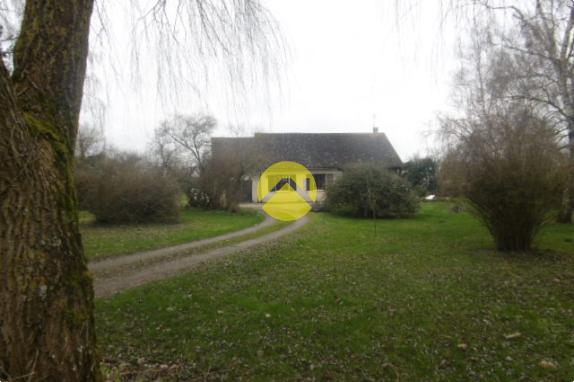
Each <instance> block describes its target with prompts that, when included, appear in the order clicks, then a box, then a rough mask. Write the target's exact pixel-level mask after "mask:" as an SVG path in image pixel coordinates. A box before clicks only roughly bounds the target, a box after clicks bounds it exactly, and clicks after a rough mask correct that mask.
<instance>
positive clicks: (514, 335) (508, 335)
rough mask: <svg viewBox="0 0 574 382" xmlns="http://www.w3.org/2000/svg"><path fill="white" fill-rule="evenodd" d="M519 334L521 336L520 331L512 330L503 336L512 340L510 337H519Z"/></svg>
mask: <svg viewBox="0 0 574 382" xmlns="http://www.w3.org/2000/svg"><path fill="white" fill-rule="evenodd" d="M521 336H522V333H520V332H514V333H511V334H507V335H505V336H504V338H506V339H507V340H512V339H514V338H518V337H521Z"/></svg>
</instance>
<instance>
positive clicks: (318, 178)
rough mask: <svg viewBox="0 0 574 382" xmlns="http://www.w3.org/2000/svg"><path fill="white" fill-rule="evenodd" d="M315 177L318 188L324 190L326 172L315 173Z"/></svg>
mask: <svg viewBox="0 0 574 382" xmlns="http://www.w3.org/2000/svg"><path fill="white" fill-rule="evenodd" d="M313 178H315V185H316V186H317V190H324V189H325V174H313Z"/></svg>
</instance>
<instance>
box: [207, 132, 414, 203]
mask: <svg viewBox="0 0 574 382" xmlns="http://www.w3.org/2000/svg"><path fill="white" fill-rule="evenodd" d="M230 152H235V153H241V154H242V156H241V157H242V158H244V159H242V160H243V161H244V160H245V155H244V154H245V153H249V156H250V162H251V166H249V168H250V170H249V171H248V173H249V175H245V176H244V178H243V180H242V187H241V188H242V191H241V192H242V196H241V199H242V201H251V202H261V200H258V197H257V187H258V182H259V178H260V176H261V173H262V172H263V171H264V170H265V169H266V168H267V167H269V166H270V165H272V164H273V163H276V162H281V161H292V162H297V163H300V164H302V165H303V166H305V167H307V169H308V170H309V171H311V173H312V174H313V177H314V178H315V183H316V185H317V201H319V202H320V201H322V200H324V199H325V189H326V188H327V187H328V186H329V185H330V184H331V183H333V182H334V181H335V180H336V179H337V178H338V177H340V176H341V175H342V173H343V170H344V168H345V167H346V166H348V165H350V164H354V163H366V162H369V163H379V164H380V165H381V166H384V167H385V168H388V169H390V170H399V169H400V168H401V167H402V166H403V162H402V161H401V159H400V158H399V156H398V155H397V152H396V151H395V149H394V148H393V146H392V145H391V143H390V142H389V139H388V138H387V136H386V135H385V134H384V133H379V132H378V131H377V129H376V128H375V129H373V133H256V134H255V135H254V136H253V137H240V138H212V155H213V157H214V158H217V157H221V156H222V155H224V154H225V153H230ZM263 181H267V182H268V183H269V185H270V187H272V186H271V184H272V181H271V182H269V180H263ZM297 183H299V184H305V180H301V181H300V180H297ZM306 187H308V186H306Z"/></svg>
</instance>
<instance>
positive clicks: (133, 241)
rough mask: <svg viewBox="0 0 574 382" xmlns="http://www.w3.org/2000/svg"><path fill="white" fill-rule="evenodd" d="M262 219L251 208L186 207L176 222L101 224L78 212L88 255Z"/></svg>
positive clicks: (201, 235)
mask: <svg viewBox="0 0 574 382" xmlns="http://www.w3.org/2000/svg"><path fill="white" fill-rule="evenodd" d="M262 220H263V216H262V215H261V214H257V213H256V211H254V210H245V211H241V212H238V213H232V212H227V211H204V210H200V209H193V210H185V211H184V212H183V213H182V219H181V223H179V224H148V225H126V226H101V225H97V224H95V223H94V221H93V217H92V216H91V215H90V214H89V213H86V212H82V213H81V214H80V224H81V225H80V230H81V232H82V239H83V241H84V249H85V251H86V256H87V258H88V259H90V260H92V259H96V258H104V257H109V256H116V255H121V254H126V253H134V252H139V251H146V250H151V249H156V248H161V247H168V246H171V245H176V244H181V243H187V242H190V241H194V240H200V239H206V238H209V237H213V236H218V235H222V234H225V233H228V232H232V231H237V230H240V229H243V228H247V227H249V226H252V225H255V224H257V223H259V222H261V221H262Z"/></svg>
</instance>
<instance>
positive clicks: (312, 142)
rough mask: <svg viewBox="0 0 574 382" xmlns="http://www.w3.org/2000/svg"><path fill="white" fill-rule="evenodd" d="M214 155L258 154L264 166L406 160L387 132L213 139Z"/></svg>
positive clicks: (386, 163)
mask: <svg viewBox="0 0 574 382" xmlns="http://www.w3.org/2000/svg"><path fill="white" fill-rule="evenodd" d="M212 145H213V155H214V156H215V155H217V153H218V152H221V151H224V150H234V151H235V150H239V151H245V150H249V151H251V152H256V153H258V154H259V155H260V156H261V158H263V160H262V163H261V164H262V166H261V167H263V168H264V167H267V166H269V165H270V164H272V163H275V162H279V161H293V162H297V163H300V164H302V165H304V166H305V167H307V168H315V169H318V168H322V169H327V168H338V169H340V168H343V167H345V166H347V165H349V164H352V163H359V162H375V163H380V164H382V165H383V166H385V167H387V168H396V167H401V166H402V165H403V162H402V161H401V159H400V158H399V156H398V154H397V152H396V151H395V149H394V148H393V146H392V145H391V143H390V142H389V140H388V138H387V136H386V135H385V134H384V133H256V134H255V135H254V136H253V137H248V138H212Z"/></svg>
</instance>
